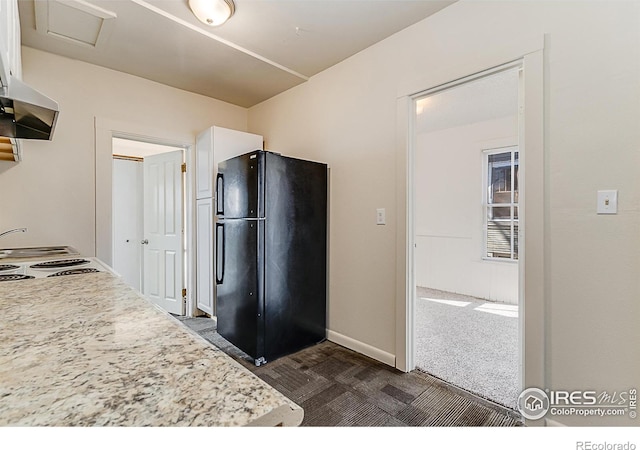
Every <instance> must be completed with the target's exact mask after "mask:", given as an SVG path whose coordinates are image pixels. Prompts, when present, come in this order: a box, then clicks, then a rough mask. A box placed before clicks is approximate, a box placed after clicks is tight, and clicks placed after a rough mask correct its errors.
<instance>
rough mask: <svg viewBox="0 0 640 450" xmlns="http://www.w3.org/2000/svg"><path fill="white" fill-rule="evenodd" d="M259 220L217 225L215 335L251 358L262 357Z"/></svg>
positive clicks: (260, 226)
mask: <svg viewBox="0 0 640 450" xmlns="http://www.w3.org/2000/svg"><path fill="white" fill-rule="evenodd" d="M263 230H264V221H262V220H225V221H223V222H218V223H217V224H216V247H217V248H216V283H217V289H216V314H217V319H218V333H219V334H220V335H221V336H222V337H223V338H225V339H226V340H228V341H229V342H231V343H232V344H233V345H235V346H236V347H238V348H239V349H241V350H242V351H244V352H245V353H247V354H248V355H249V356H251V357H252V358H259V357H260V356H262V352H263V349H264V345H263V337H264V332H263V330H264V327H263V305H264V303H263V300H262V298H263V292H262V286H263V281H262V273H261V271H260V270H259V267H260V264H261V260H262V254H263V252H262V251H261V247H262V235H263V232H264V231H263Z"/></svg>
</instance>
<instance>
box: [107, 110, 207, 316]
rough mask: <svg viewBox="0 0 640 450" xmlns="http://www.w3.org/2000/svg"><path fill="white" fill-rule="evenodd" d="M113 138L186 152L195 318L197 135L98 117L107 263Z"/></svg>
mask: <svg viewBox="0 0 640 450" xmlns="http://www.w3.org/2000/svg"><path fill="white" fill-rule="evenodd" d="M114 137H118V138H123V139H131V140H136V141H143V142H149V143H152V144H160V145H169V146H172V147H181V148H183V149H184V150H185V162H186V164H187V172H186V174H185V175H186V177H185V196H184V198H185V209H186V217H185V227H184V229H185V236H186V242H185V253H186V258H185V264H186V275H187V279H186V289H187V304H186V312H185V314H186V315H187V316H193V315H194V314H195V311H196V305H195V289H196V285H195V272H194V269H195V248H196V247H195V200H194V199H195V193H194V189H195V185H194V184H195V177H194V170H189V168H195V136H191V135H180V134H174V133H172V132H171V131H170V130H166V129H161V128H156V127H153V126H145V125H141V124H137V123H130V122H124V121H119V120H113V119H107V118H100V117H96V118H95V256H97V257H98V258H100V259H101V260H102V261H104V262H105V263H107V264H109V265H110V264H111V262H112V253H111V252H112V248H113V244H112V240H113V234H112V222H111V221H112V180H113V174H112V170H113V167H112V164H111V161H112V158H113V156H112V153H113V151H112V141H113V138H114Z"/></svg>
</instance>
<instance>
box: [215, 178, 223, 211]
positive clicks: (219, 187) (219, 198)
mask: <svg viewBox="0 0 640 450" xmlns="http://www.w3.org/2000/svg"><path fill="white" fill-rule="evenodd" d="M216 214H217V215H220V216H222V215H224V175H223V174H221V173H219V174H218V175H217V176H216Z"/></svg>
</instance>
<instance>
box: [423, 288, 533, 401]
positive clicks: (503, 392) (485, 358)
mask: <svg viewBox="0 0 640 450" xmlns="http://www.w3.org/2000/svg"><path fill="white" fill-rule="evenodd" d="M414 348H415V352H416V366H417V367H418V368H419V369H421V370H423V371H425V372H427V373H429V374H431V375H434V376H436V377H438V378H440V379H442V380H446V381H447V382H449V383H451V384H454V385H455V386H458V387H461V388H463V389H465V390H468V391H471V392H473V393H475V394H477V395H479V396H481V397H484V398H488V399H490V400H493V401H495V402H498V403H500V404H501V405H504V406H507V407H509V408H512V409H515V408H516V405H517V399H518V395H520V391H521V387H520V381H519V371H518V366H519V357H518V307H517V305H509V304H505V303H496V302H489V301H486V300H481V299H477V298H474V297H469V296H465V295H459V294H451V293H448V292H444V291H438V290H435V289H428V288H424V287H418V288H417V296H416V309H415V347H414Z"/></svg>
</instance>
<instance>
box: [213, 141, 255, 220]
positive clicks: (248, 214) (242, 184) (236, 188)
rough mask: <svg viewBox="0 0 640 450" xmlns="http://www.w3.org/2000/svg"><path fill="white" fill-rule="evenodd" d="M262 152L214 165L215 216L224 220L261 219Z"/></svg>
mask: <svg viewBox="0 0 640 450" xmlns="http://www.w3.org/2000/svg"><path fill="white" fill-rule="evenodd" d="M263 185H264V152H261V151H256V152H251V153H247V154H246V155H242V156H237V157H235V158H231V159H228V160H226V161H223V162H221V163H220V164H219V165H218V176H217V178H216V214H217V215H218V216H219V217H224V218H227V219H239V218H258V217H264V196H263V194H262V193H263V188H262V186H263Z"/></svg>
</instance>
